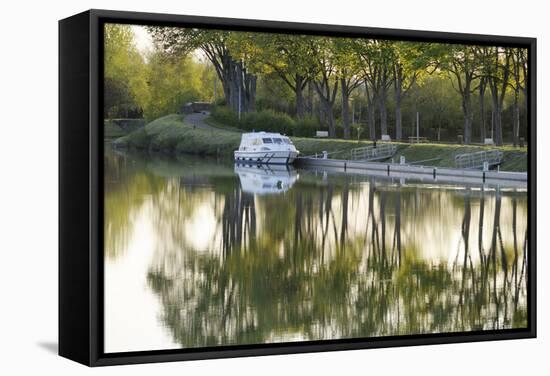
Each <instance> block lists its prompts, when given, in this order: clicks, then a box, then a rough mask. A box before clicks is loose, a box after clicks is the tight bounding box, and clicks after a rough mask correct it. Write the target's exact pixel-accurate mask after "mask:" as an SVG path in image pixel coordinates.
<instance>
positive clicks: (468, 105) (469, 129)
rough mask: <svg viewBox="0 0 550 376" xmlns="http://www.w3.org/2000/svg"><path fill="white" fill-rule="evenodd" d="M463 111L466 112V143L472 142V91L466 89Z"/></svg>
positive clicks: (463, 96) (463, 97) (463, 98)
mask: <svg viewBox="0 0 550 376" xmlns="http://www.w3.org/2000/svg"><path fill="white" fill-rule="evenodd" d="M462 111H463V113H464V143H465V144H466V145H467V144H470V143H471V142H472V122H473V113H472V102H471V97H470V92H469V91H466V92H464V93H463V95H462Z"/></svg>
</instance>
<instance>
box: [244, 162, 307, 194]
mask: <svg viewBox="0 0 550 376" xmlns="http://www.w3.org/2000/svg"><path fill="white" fill-rule="evenodd" d="M235 173H237V175H239V180H240V181H241V188H242V190H243V191H244V192H246V193H253V194H257V195H270V194H279V193H284V192H286V191H288V190H289V189H290V188H292V186H293V185H294V183H296V181H297V180H298V178H299V175H298V172H297V171H296V170H295V169H294V167H292V166H283V165H266V164H257V163H254V164H239V163H236V164H235Z"/></svg>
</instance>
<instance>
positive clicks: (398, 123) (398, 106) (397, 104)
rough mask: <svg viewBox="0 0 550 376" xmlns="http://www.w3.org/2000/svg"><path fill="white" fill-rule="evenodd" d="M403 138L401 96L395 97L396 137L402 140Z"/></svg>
mask: <svg viewBox="0 0 550 376" xmlns="http://www.w3.org/2000/svg"><path fill="white" fill-rule="evenodd" d="M402 138H403V125H402V114H401V98H400V97H399V98H397V97H396V98H395V139H396V140H397V141H400V140H401V139H402Z"/></svg>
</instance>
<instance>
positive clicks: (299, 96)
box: [294, 74, 305, 119]
mask: <svg viewBox="0 0 550 376" xmlns="http://www.w3.org/2000/svg"><path fill="white" fill-rule="evenodd" d="M295 81H296V85H295V86H294V93H295V95H296V117H297V118H298V119H303V118H304V112H305V110H304V78H303V77H302V76H301V75H299V74H296V78H295Z"/></svg>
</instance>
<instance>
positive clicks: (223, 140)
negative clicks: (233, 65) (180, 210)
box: [115, 115, 527, 171]
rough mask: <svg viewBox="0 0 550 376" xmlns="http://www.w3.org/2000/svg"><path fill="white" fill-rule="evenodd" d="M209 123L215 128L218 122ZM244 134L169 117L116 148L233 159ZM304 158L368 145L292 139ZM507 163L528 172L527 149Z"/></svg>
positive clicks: (409, 152)
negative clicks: (191, 123)
mask: <svg viewBox="0 0 550 376" xmlns="http://www.w3.org/2000/svg"><path fill="white" fill-rule="evenodd" d="M209 124H211V125H213V126H216V123H215V122H211V121H210V122H209ZM240 139H241V135H240V133H238V132H233V131H231V130H229V129H223V128H217V129H212V130H205V129H195V128H193V127H192V126H190V125H189V124H185V123H184V121H183V118H182V116H181V115H168V116H165V117H162V118H159V119H157V120H154V121H152V122H151V123H149V124H147V125H146V126H145V127H143V128H140V129H137V130H135V131H133V132H131V133H130V134H128V135H126V136H123V137H121V138H118V139H117V140H116V141H115V145H116V146H117V147H128V148H135V149H142V150H149V149H152V150H159V151H164V152H167V153H176V154H183V153H187V154H198V155H214V156H215V155H217V156H228V157H229V156H232V153H233V151H234V150H235V149H237V148H238V147H239V143H240ZM292 140H293V142H294V144H295V145H296V148H298V150H300V152H301V153H302V155H312V154H315V153H320V152H321V151H323V150H326V151H328V152H329V153H334V154H333V156H334V158H346V151H348V150H350V149H353V148H356V147H359V146H366V145H368V144H369V143H367V142H364V141H361V142H357V141H351V140H336V139H314V138H300V137H293V138H292ZM397 146H398V150H397V155H396V156H399V155H403V156H405V158H406V160H407V162H415V161H425V160H428V161H426V162H423V163H420V164H423V165H430V166H440V167H454V157H455V155H457V154H461V153H471V152H475V151H479V150H483V149H487V148H484V147H481V146H462V145H448V144H445V145H443V144H414V145H411V144H406V143H397ZM501 150H503V151H504V161H503V163H502V165H501V170H505V171H527V150H526V149H521V150H520V149H514V148H512V147H502V148H501Z"/></svg>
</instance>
